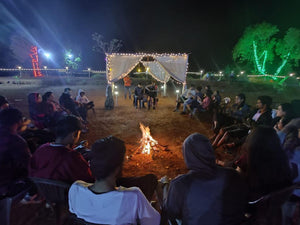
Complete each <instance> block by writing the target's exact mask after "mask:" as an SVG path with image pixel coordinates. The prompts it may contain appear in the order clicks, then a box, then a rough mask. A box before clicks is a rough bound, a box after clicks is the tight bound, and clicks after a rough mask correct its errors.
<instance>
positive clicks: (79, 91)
mask: <svg viewBox="0 0 300 225" xmlns="http://www.w3.org/2000/svg"><path fill="white" fill-rule="evenodd" d="M80 93H85V91H84V90H82V89H79V90H78V92H77V97H80Z"/></svg>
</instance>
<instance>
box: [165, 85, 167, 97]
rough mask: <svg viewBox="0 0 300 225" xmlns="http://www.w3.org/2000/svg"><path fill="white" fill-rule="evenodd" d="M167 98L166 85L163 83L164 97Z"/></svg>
mask: <svg viewBox="0 0 300 225" xmlns="http://www.w3.org/2000/svg"><path fill="white" fill-rule="evenodd" d="M166 96H167V83H166V82H164V97H166Z"/></svg>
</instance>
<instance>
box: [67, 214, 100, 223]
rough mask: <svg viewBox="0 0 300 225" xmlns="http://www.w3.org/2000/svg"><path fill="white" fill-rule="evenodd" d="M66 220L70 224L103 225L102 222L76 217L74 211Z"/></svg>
mask: <svg viewBox="0 0 300 225" xmlns="http://www.w3.org/2000/svg"><path fill="white" fill-rule="evenodd" d="M68 222H69V223H70V224H72V225H104V224H98V223H89V222H86V221H85V220H83V219H80V218H78V217H77V216H76V215H75V214H74V213H70V215H69V218H68Z"/></svg>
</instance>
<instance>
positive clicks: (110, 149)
mask: <svg viewBox="0 0 300 225" xmlns="http://www.w3.org/2000/svg"><path fill="white" fill-rule="evenodd" d="M125 151H126V148H125V144H124V142H123V141H122V140H120V139H118V138H116V137H114V136H108V137H105V138H102V139H99V140H97V141H96V142H95V143H94V144H93V145H92V155H91V161H90V168H91V171H92V174H93V176H94V177H95V178H96V180H103V179H105V178H107V177H108V176H109V175H111V174H112V173H113V172H116V169H117V168H119V169H120V170H121V167H122V164H123V160H124V155H125ZM118 172H119V171H118Z"/></svg>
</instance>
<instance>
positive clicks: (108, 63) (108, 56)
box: [106, 53, 189, 84]
mask: <svg viewBox="0 0 300 225" xmlns="http://www.w3.org/2000/svg"><path fill="white" fill-rule="evenodd" d="M115 56H140V59H139V60H138V62H137V63H136V64H135V65H134V66H132V67H131V68H130V69H129V70H128V71H127V72H125V73H122V75H121V76H120V79H122V78H124V77H125V76H127V74H128V73H129V72H130V71H132V70H133V69H134V68H135V67H136V66H137V65H138V64H139V63H140V61H141V60H142V59H143V58H144V57H146V56H147V57H153V58H155V57H178V56H180V57H182V56H183V57H184V58H187V57H188V54H186V53H178V54H175V53H106V73H107V78H108V79H107V82H108V84H111V73H112V70H111V58H113V57H115ZM188 65H189V63H188V60H187V63H186V70H185V80H186V75H187V70H188ZM150 75H151V76H152V77H154V78H155V79H156V80H158V79H157V78H156V77H155V76H154V75H153V74H150ZM175 79H176V78H175ZM176 80H177V79H176ZM158 81H159V80H158Z"/></svg>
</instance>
